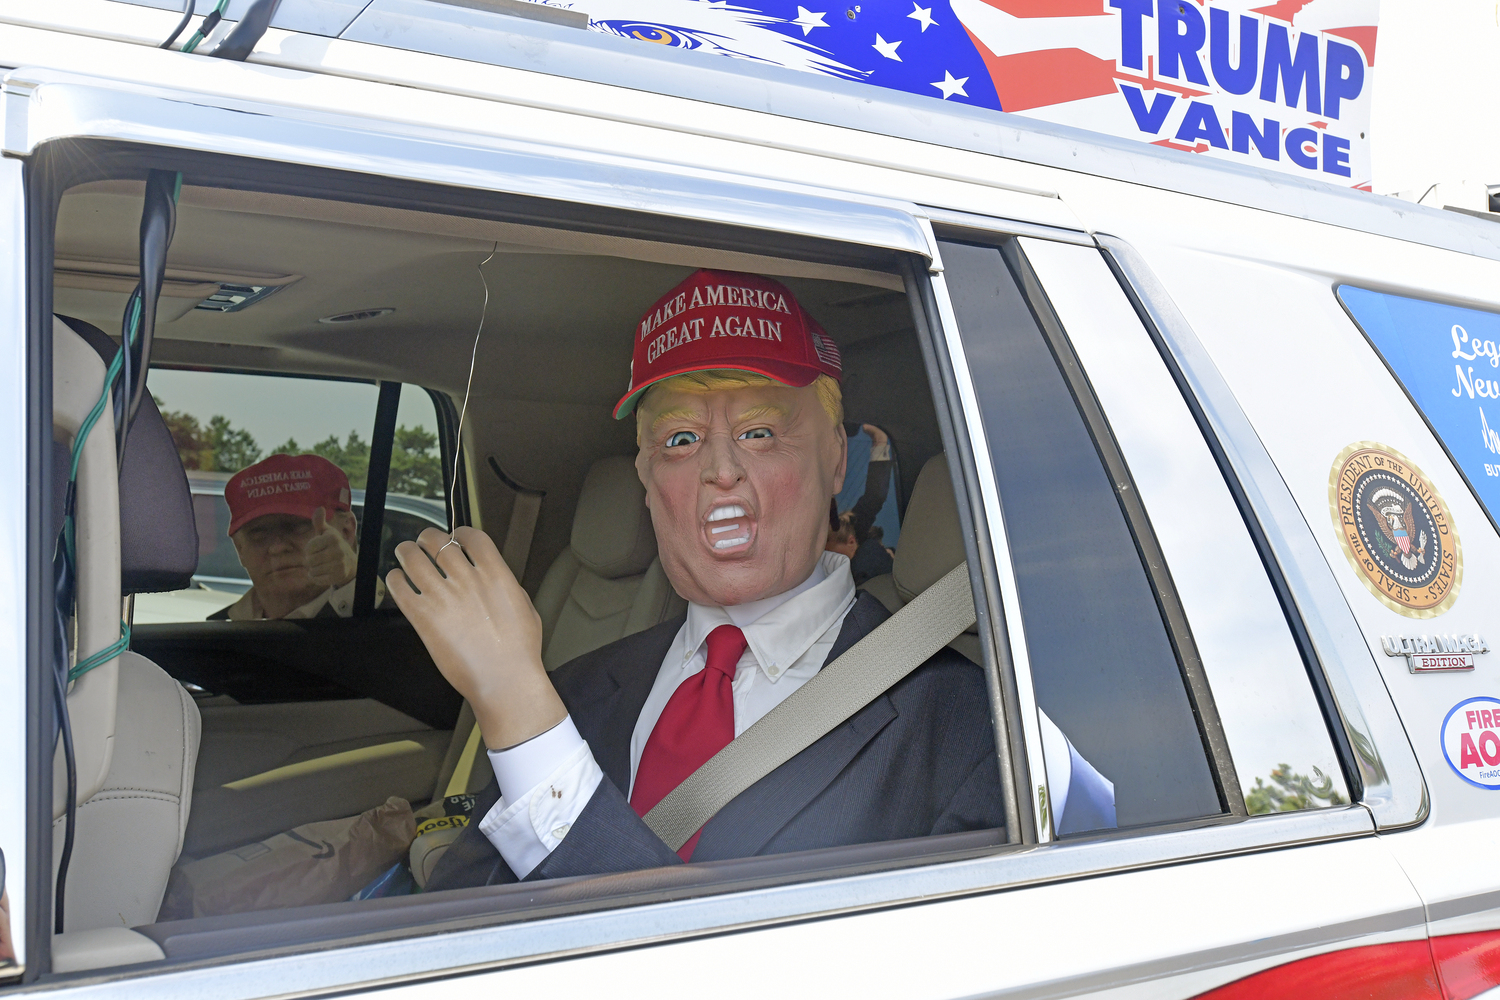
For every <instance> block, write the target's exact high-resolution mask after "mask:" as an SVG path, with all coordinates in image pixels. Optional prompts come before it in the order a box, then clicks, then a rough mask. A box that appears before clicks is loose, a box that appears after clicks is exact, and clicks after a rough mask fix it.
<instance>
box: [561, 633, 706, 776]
mask: <svg viewBox="0 0 1500 1000" xmlns="http://www.w3.org/2000/svg"><path fill="white" fill-rule="evenodd" d="M685 620H686V618H685V616H679V617H677V618H675V619H673V620H672V621H669V622H663V623H661V624H660V625H656V626H654V627H652V628H649V629H646V630H645V631H644V632H637V633H636V634H635V635H631V636H627V637H626V638H624V639H622V640H620V641H619V642H616V643H612V644H611V645H609V646H605V647H604V648H603V649H600V650H597V651H596V652H594V653H586V654H584V655H583V656H580V657H579V658H578V659H576V660H573V661H572V662H571V663H568V664H566V665H565V666H563V667H560V668H559V669H558V671H557V673H556V674H554V675H553V682H554V684H555V685H556V687H557V691H558V694H559V695H561V697H562V700H563V704H564V705H566V706H567V709H568V712H569V714H570V715H572V717H573V724H574V725H575V726H577V727H578V732H579V734H580V735H581V736H582V737H583V738H584V740H585V741H586V742H587V743H588V745H589V749H590V750H592V751H593V754H594V760H595V761H597V762H598V764H599V768H600V770H602V771H603V772H604V773H605V774H606V775H607V776H608V777H609V780H610V781H613V782H614V783H615V787H617V788H619V789H620V791H621V793H622V794H625V795H628V794H630V738H631V736H632V735H634V733H635V722H636V719H637V718H639V717H640V714H641V708H642V707H643V706H644V705H645V704H646V698H647V697H649V696H650V694H651V687H652V685H653V684H654V683H655V682H656V675H657V673H658V672H659V671H660V670H661V664H662V661H663V660H664V659H666V656H667V650H668V649H669V648H670V647H671V645H672V640H673V639H675V638H676V637H677V632H678V630H679V629H681V628H682V624H683V622H684V621H685ZM601 654H602V655H601Z"/></svg>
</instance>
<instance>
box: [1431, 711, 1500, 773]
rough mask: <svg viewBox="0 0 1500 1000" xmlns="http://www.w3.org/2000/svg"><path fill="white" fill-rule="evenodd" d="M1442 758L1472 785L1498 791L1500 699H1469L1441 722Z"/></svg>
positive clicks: (1499, 769)
mask: <svg viewBox="0 0 1500 1000" xmlns="http://www.w3.org/2000/svg"><path fill="white" fill-rule="evenodd" d="M1442 741H1443V756H1444V757H1446V758H1447V759H1448V766H1449V767H1451V768H1453V771H1454V773H1455V774H1457V775H1458V776H1459V777H1460V778H1462V779H1464V780H1465V781H1467V782H1468V783H1469V784H1471V785H1478V786H1479V787H1480V788H1488V789H1490V790H1491V791H1496V790H1500V698H1469V699H1468V700H1466V701H1461V702H1459V703H1458V704H1457V705H1454V706H1453V709H1452V711H1450V712H1449V713H1448V715H1447V717H1446V718H1444V719H1443V731H1442Z"/></svg>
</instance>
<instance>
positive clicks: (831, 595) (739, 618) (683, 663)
mask: <svg viewBox="0 0 1500 1000" xmlns="http://www.w3.org/2000/svg"><path fill="white" fill-rule="evenodd" d="M854 597H855V593H854V577H853V576H851V575H850V573H849V559H848V557H847V556H843V555H840V554H839V553H837V552H825V553H823V555H822V557H821V558H820V559H819V560H818V563H817V565H816V566H815V567H814V568H813V571H812V574H811V575H810V576H809V577H808V578H807V579H806V580H804V581H803V582H802V583H801V584H799V585H797V586H796V587H793V588H792V589H791V590H788V591H786V592H784V593H781V594H778V595H776V596H775V597H768V598H765V599H764V600H760V601H752V602H750V603H747V604H740V605H736V606H734V607H728V608H721V607H713V606H709V605H703V604H689V605H688V613H687V621H686V622H684V623H683V626H682V628H681V629H679V630H678V632H677V637H676V638H675V639H673V641H672V645H671V646H670V647H669V648H668V649H667V655H666V657H665V658H664V659H663V660H662V664H661V668H660V669H659V670H658V672H657V675H656V682H655V684H653V685H652V688H651V693H650V694H649V695H648V696H647V698H646V703H645V705H644V706H643V707H642V708H641V714H640V716H639V717H638V718H637V719H636V724H635V731H634V734H633V735H632V737H631V740H630V784H631V787H632V788H633V787H634V786H635V772H636V768H637V767H638V766H639V765H640V762H641V752H642V751H643V750H645V748H646V741H647V740H648V739H649V738H650V737H651V731H652V730H653V729H655V728H656V723H657V720H658V719H660V718H661V713H662V710H663V709H665V708H666V707H667V701H668V700H669V699H670V698H671V697H672V695H673V693H674V692H676V690H677V686H678V685H679V684H681V683H682V682H683V681H685V680H687V679H688V678H689V677H692V676H693V675H694V674H696V673H698V671H700V670H702V669H704V667H705V666H707V664H708V648H707V640H708V634H709V633H710V632H712V631H713V630H714V629H716V628H718V627H719V626H720V625H730V624H732V625H737V626H739V627H740V629H741V630H742V631H743V632H744V633H745V640H746V648H745V652H744V654H743V655H742V656H741V657H740V660H739V663H738V664H737V668H736V673H735V677H734V686H733V692H734V734H735V735H736V736H738V735H740V734H741V733H743V732H744V731H745V730H746V729H748V728H750V727H751V726H752V725H754V724H755V723H757V722H759V721H760V720H761V718H762V717H764V716H765V715H766V713H767V712H769V711H771V709H773V708H775V707H776V706H777V705H780V704H781V703H782V702H783V701H785V700H786V699H787V698H789V697H790V696H791V695H792V694H793V693H794V692H795V691H796V690H797V689H798V688H800V687H801V686H802V685H803V684H806V683H807V682H808V681H809V680H811V679H812V677H813V676H814V675H815V674H817V672H818V671H819V670H821V669H822V667H823V662H824V661H825V660H826V659H827V658H828V653H829V650H831V649H832V648H833V644H834V642H835V640H837V639H838V635H839V629H841V628H842V627H843V624H844V616H845V615H846V614H848V612H849V609H850V608H851V607H853V606H854ZM489 757H490V764H491V766H492V767H493V768H494V769H495V780H496V782H497V783H498V784H499V786H500V800H499V801H498V802H496V803H495V805H494V808H492V809H491V810H490V811H489V812H488V813H487V814H486V815H485V817H484V818H483V819H482V820H481V821H480V823H479V830H480V832H481V833H483V834H484V835H485V837H486V838H488V839H489V841H490V843H492V844H494V845H495V850H497V851H499V852H500V856H501V857H502V858H504V859H505V863H506V864H507V865H509V866H510V870H511V871H513V872H515V874H516V877H517V878H525V877H526V876H527V875H528V874H530V873H531V871H532V869H534V868H535V867H536V866H537V865H539V864H541V863H542V862H543V861H544V860H545V859H546V857H547V855H549V854H551V853H552V852H553V851H554V850H556V849H557V845H558V844H560V843H562V840H563V838H564V837H566V836H567V835H568V831H569V830H570V829H571V828H572V825H573V822H574V821H575V820H576V819H577V818H578V814H579V813H581V812H583V808H584V806H586V805H588V802H589V799H591V798H592V797H593V795H594V790H595V789H597V788H598V787H599V782H600V781H601V780H603V778H604V772H603V771H602V770H601V769H600V767H599V764H598V762H597V761H595V760H594V756H593V754H592V753H591V752H590V750H589V747H588V744H587V743H586V742H584V739H583V737H582V736H580V735H579V733H578V729H577V728H576V727H575V726H574V725H573V720H572V718H571V717H570V718H567V719H564V720H563V721H562V722H561V723H559V724H558V725H557V726H555V727H553V728H552V729H550V730H548V731H547V732H545V733H543V734H542V735H540V736H538V737H536V738H535V739H531V740H528V741H526V742H525V743H522V744H520V745H519V746H515V747H512V748H510V749H508V750H492V751H490V754H489Z"/></svg>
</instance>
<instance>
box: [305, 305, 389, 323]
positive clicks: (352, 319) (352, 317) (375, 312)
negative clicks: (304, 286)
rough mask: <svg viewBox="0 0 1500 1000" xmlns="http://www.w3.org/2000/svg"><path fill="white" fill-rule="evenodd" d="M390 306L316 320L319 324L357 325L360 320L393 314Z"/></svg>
mask: <svg viewBox="0 0 1500 1000" xmlns="http://www.w3.org/2000/svg"><path fill="white" fill-rule="evenodd" d="M395 311H396V310H395V309H392V308H391V307H390V306H382V307H381V308H379V309H355V310H354V311H352V312H346V313H335V314H334V315H332V316H324V317H323V318H322V319H320V320H318V322H319V323H358V322H360V321H361V320H366V319H376V318H378V317H380V316H389V315H390V314H391V313H393V312H395Z"/></svg>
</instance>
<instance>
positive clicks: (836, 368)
mask: <svg viewBox="0 0 1500 1000" xmlns="http://www.w3.org/2000/svg"><path fill="white" fill-rule="evenodd" d="M715 368H731V369H735V370H737V371H746V372H754V373H756V374H757V375H764V376H766V377H767V378H769V379H773V380H775V381H777V382H780V383H782V384H783V385H789V386H794V387H797V388H801V387H803V386H807V385H812V384H813V382H814V381H816V380H817V377H818V376H819V375H827V376H829V377H830V378H834V379H838V378H841V377H842V375H843V365H842V363H841V361H840V359H839V349H838V345H836V344H835V343H834V342H833V340H832V339H831V338H830V337H829V336H828V334H826V333H824V332H823V328H822V327H821V326H819V325H818V321H817V320H815V319H813V318H812V317H811V316H809V315H808V314H807V313H806V312H805V311H804V310H803V308H802V306H801V305H800V304H799V303H798V302H797V299H796V298H795V297H794V296H793V295H792V293H791V291H789V290H788V289H787V287H786V286H785V285H783V284H781V283H780V282H779V281H772V280H771V279H770V278H762V277H761V276H760V275H756V274H743V273H741V272H739V271H709V270H700V271H695V272H693V273H692V274H691V275H689V276H688V278H687V280H686V281H684V282H682V284H680V285H678V286H677V287H676V288H674V289H672V290H671V291H670V292H668V293H667V294H665V295H663V296H662V297H661V298H660V299H658V300H657V301H656V304H655V305H653V306H652V307H651V308H650V310H649V311H647V313H646V315H645V316H643V317H641V321H640V324H639V325H638V326H637V327H636V332H635V351H634V353H633V355H632V356H631V359H630V390H629V391H628V392H626V393H625V395H624V396H623V397H621V399H620V401H619V402H618V403H616V404H615V419H616V420H622V419H624V418H625V417H627V416H629V414H630V411H631V410H633V409H635V404H636V403H637V402H639V401H640V397H641V394H642V393H643V392H645V391H646V390H647V389H649V388H650V387H651V386H653V385H655V384H656V383H657V382H660V381H661V380H662V379H668V378H671V377H672V376H674V375H683V374H686V373H687V372H701V371H708V370H710V369H715Z"/></svg>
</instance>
